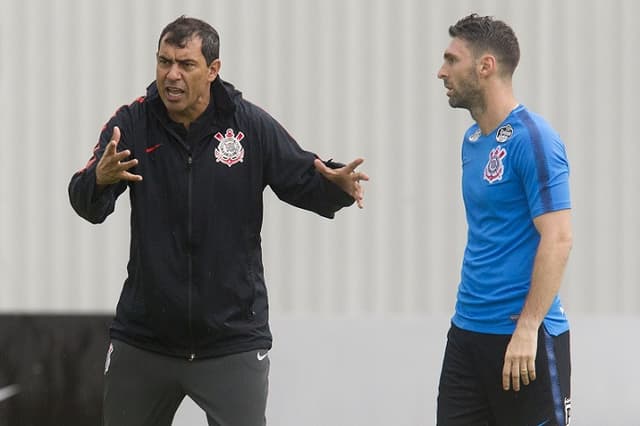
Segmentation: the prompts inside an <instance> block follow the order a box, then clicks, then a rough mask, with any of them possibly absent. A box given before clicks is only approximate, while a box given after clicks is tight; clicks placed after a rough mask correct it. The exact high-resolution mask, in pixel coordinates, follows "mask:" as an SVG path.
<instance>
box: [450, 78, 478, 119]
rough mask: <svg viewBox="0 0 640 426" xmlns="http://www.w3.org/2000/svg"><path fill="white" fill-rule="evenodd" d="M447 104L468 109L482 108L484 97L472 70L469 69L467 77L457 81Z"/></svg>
mask: <svg viewBox="0 0 640 426" xmlns="http://www.w3.org/2000/svg"><path fill="white" fill-rule="evenodd" d="M449 105H450V106H451V107H452V108H464V109H467V110H469V111H477V110H484V97H483V96H482V91H481V90H480V88H479V84H478V77H477V76H476V75H475V73H474V72H473V70H469V73H468V74H467V77H466V78H465V79H463V80H460V81H459V82H458V87H457V89H455V90H454V91H453V93H452V94H451V96H449Z"/></svg>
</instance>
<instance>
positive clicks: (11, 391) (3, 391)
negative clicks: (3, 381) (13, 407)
mask: <svg viewBox="0 0 640 426" xmlns="http://www.w3.org/2000/svg"><path fill="white" fill-rule="evenodd" d="M19 393H20V386H18V385H9V386H5V387H3V388H0V402H2V401H4V400H5V399H9V398H11V397H12V396H15V395H17V394H19Z"/></svg>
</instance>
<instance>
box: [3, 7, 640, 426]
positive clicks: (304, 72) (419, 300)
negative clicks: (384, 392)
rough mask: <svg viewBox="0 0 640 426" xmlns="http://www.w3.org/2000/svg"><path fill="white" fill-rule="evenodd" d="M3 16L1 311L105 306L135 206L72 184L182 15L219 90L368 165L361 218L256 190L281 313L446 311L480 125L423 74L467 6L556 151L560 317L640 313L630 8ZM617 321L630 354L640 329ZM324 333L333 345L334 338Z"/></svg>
mask: <svg viewBox="0 0 640 426" xmlns="http://www.w3.org/2000/svg"><path fill="white" fill-rule="evenodd" d="M0 5H1V6H2V7H1V10H2V17H3V19H2V24H0V52H1V56H0V93H1V94H2V95H1V99H2V100H1V101H0V129H1V135H2V141H1V142H0V144H1V145H0V146H1V149H0V241H1V244H0V310H1V311H12V312H15V311H26V312H31V311H49V312H57V311H60V312H63V311H64V312H68V311H81V312H95V311H100V312H109V311H112V310H113V309H114V307H115V304H116V302H117V298H118V295H119V292H120V288H121V283H122V280H123V279H124V273H125V265H126V260H127V255H128V253H127V250H128V201H127V197H126V196H125V197H121V199H120V202H119V205H118V208H117V210H116V212H115V213H114V214H113V215H112V216H111V217H110V218H109V219H108V220H107V222H106V223H105V224H103V225H101V226H93V225H90V224H89V223H86V222H84V221H82V220H81V219H80V218H79V217H77V216H75V214H74V213H73V211H72V209H71V207H70V206H69V203H68V198H67V193H66V191H67V184H68V181H69V178H70V177H71V174H72V173H73V172H74V171H75V170H77V169H79V168H81V167H82V166H83V165H84V164H85V162H86V161H87V159H88V158H89V156H90V153H91V149H92V147H93V145H94V144H95V142H96V140H97V137H98V133H99V130H100V128H101V126H102V124H103V123H104V122H105V121H106V120H107V119H108V118H109V117H110V116H111V114H112V113H113V112H114V111H115V110H116V109H117V107H118V106H120V105H122V104H125V103H129V102H131V101H132V100H133V99H134V98H136V97H138V96H139V95H142V94H144V89H145V87H146V85H147V84H148V83H149V82H150V81H151V80H152V79H153V76H154V54H155V50H156V45H157V37H158V35H159V33H160V31H161V29H162V28H163V27H164V25H165V24H167V23H168V22H169V21H171V20H173V19H174V18H175V17H177V16H179V15H181V14H187V15H191V16H196V17H201V18H203V19H205V20H207V21H209V22H210V23H211V24H212V25H213V26H214V27H216V28H217V29H218V30H219V32H220V35H221V42H222V49H221V57H222V61H223V68H222V73H221V74H222V77H223V78H224V79H226V80H229V81H231V82H233V83H235V84H236V85H237V86H238V87H239V88H240V89H241V90H243V91H244V93H245V96H246V97H247V98H248V99H250V100H251V101H253V102H255V103H257V104H258V105H260V106H262V107H263V108H265V109H266V110H267V111H269V112H271V113H272V115H273V116H274V117H276V118H277V119H278V120H279V121H280V122H281V123H282V124H283V125H284V126H285V127H287V128H288V129H289V131H290V132H291V133H292V134H293V135H294V136H295V137H296V138H297V139H298V141H299V142H300V143H301V144H302V145H303V146H304V147H306V148H307V149H309V150H312V151H314V152H316V153H318V154H319V155H320V156H322V157H325V158H328V157H333V158H336V159H338V160H342V161H347V160H350V159H352V158H354V157H356V156H364V157H365V158H366V162H365V164H364V166H363V168H362V169H363V170H365V171H367V172H368V173H369V174H370V175H371V177H372V180H371V182H370V183H369V184H368V185H367V186H366V189H367V194H366V196H367V199H366V208H365V210H363V211H358V210H357V209H355V208H352V209H348V210H346V211H344V212H341V213H340V214H339V215H338V217H337V219H336V220H335V221H328V220H325V219H322V218H320V217H317V216H315V215H313V214H310V213H306V212H303V211H299V210H296V209H294V208H292V207H290V206H286V205H283V204H282V203H281V202H280V201H278V200H277V199H276V198H275V197H274V196H273V195H272V194H271V192H270V191H267V192H266V212H265V226H264V230H263V238H264V256H265V267H266V275H267V280H268V285H269V289H270V301H271V307H272V313H273V314H274V316H275V317H281V318H282V317H293V318H297V317H303V318H332V319H333V318H345V319H346V318H351V319H354V318H355V319H361V318H369V317H372V316H373V317H382V318H387V319H388V320H389V322H390V324H395V323H394V322H393V321H396V320H397V319H398V318H400V320H402V318H409V317H410V318H423V316H431V315H438V316H439V317H442V318H445V320H446V318H447V316H448V315H449V314H450V312H451V310H452V307H453V302H454V297H455V289H456V285H457V279H458V274H459V265H460V257H461V254H462V250H463V246H464V238H465V233H466V227H465V223H464V214H463V209H462V203H461V197H460V191H459V187H460V160H459V158H460V139H461V135H462V133H463V131H464V129H465V128H466V127H467V126H468V125H469V124H470V122H471V119H470V117H469V115H468V113H467V112H466V111H459V110H456V111H454V110H451V109H450V108H449V106H448V103H447V100H446V96H445V90H444V88H443V86H442V83H441V81H439V80H437V78H436V72H437V70H438V68H439V66H440V65H441V58H442V52H443V50H444V48H445V47H446V45H447V44H448V42H449V37H448V34H447V28H448V26H449V25H450V24H452V23H454V22H455V21H456V20H457V19H458V18H460V17H461V16H463V15H466V14H468V13H470V12H472V11H477V12H479V13H481V14H490V15H495V16H497V17H499V18H501V19H504V20H506V21H507V22H509V23H510V24H511V25H512V26H513V27H514V29H515V30H516V33H517V34H518V36H519V39H520V43H521V49H522V59H521V63H520V66H519V69H518V71H517V72H516V76H515V85H516V94H517V97H518V99H519V101H520V102H521V103H524V104H526V105H527V106H529V107H530V108H531V109H533V110H535V111H537V112H539V113H541V114H542V115H544V116H545V117H546V118H547V119H548V120H549V121H550V122H551V123H552V124H553V125H554V126H555V127H556V129H557V130H558V131H559V132H560V134H561V136H562V137H563V138H564V141H565V143H566V145H567V149H568V153H569V157H570V158H569V160H570V163H571V167H572V177H571V183H572V195H573V204H574V228H575V229H574V232H575V244H574V249H573V252H572V255H571V260H570V264H569V267H568V272H567V275H566V279H565V283H564V285H563V288H562V290H561V292H562V298H563V302H564V305H565V307H566V309H567V311H568V313H569V315H570V316H571V315H576V316H582V317H583V318H594V316H595V317H596V318H597V317H598V316H603V317H605V316H606V317H607V318H609V317H614V318H627V317H631V318H637V316H638V315H639V314H640V285H639V281H640V262H638V260H637V256H638V253H639V252H640V229H639V224H638V220H637V216H638V214H637V209H638V207H640V189H639V188H640V186H639V185H638V181H639V178H640V176H639V175H640V171H639V170H640V168H638V166H637V161H638V158H639V157H640V144H638V143H637V141H636V139H637V137H636V134H637V131H636V126H635V120H636V119H637V117H639V116H640V107H638V99H639V98H640V84H639V83H638V77H637V70H638V69H640V54H639V53H638V47H637V46H639V45H640V29H639V28H638V25H637V20H638V18H639V17H640V2H637V1H634V0H555V1H554V0H538V1H519V0H515V1H514V0H493V1H490V0H484V1H480V0H476V1H471V0H467V1H462V0H460V1H444V0H442V1H439V0H393V1H392V0H323V1H305V0H298V1H296V0H233V1H232V0H217V1H208V0H191V1H188V0H184V1H175V0H154V1H151V0H135V1H130V0H110V1H108V2H107V1H97V0H58V1H55V0H51V1H46V0H41V1H39V0H0ZM616 324H618V326H623V325H624V324H629V322H628V321H626V320H623V319H620V320H619V321H618V323H616ZM391 329H392V327H391ZM574 329H575V325H574ZM336 330H338V331H339V330H340V326H339V325H338V324H336ZM629 330H630V332H632V336H631V337H632V338H631V341H632V343H633V344H635V345H636V348H635V349H637V346H638V343H637V341H638V338H637V331H635V329H634V330H631V329H629ZM603 333H604V332H603ZM576 335H582V336H588V334H585V333H582V334H581V333H580V332H579V331H578V332H577V333H576ZM276 336H277V330H276ZM628 337H629V336H627V338H628ZM281 338H284V336H281ZM411 338H412V339H416V340H420V337H419V336H411ZM326 342H327V345H329V346H331V345H333V344H334V343H332V342H331V335H328V336H326ZM407 343H408V344H411V343H412V341H411V340H409V341H408V342H407ZM580 343H581V344H585V343H586V342H580ZM380 345H384V341H382V342H381V343H380ZM441 346H442V342H441V341H438V344H437V345H436V348H437V350H434V353H435V355H433V356H434V359H435V362H436V364H435V365H432V366H431V367H430V368H433V369H434V370H435V371H437V370H438V369H439V357H440V355H441V350H440V348H441ZM611 350H612V351H615V350H616V349H615V348H612V349H611ZM625 350H626V349H624V348H621V349H620V351H621V352H623V351H625ZM632 352H633V350H629V353H632ZM274 356H275V354H274ZM575 356H576V355H574V357H575ZM383 367H384V366H383ZM383 367H381V368H383ZM414 367H416V366H414ZM414 367H411V368H414ZM418 367H419V366H418ZM291 374H293V373H291ZM417 374H419V373H417ZM274 380H277V379H274ZM274 398H275V400H276V401H277V400H278V398H277V397H275V396H274ZM610 398H613V394H611V396H610ZM374 399H375V398H374ZM585 405H587V404H585ZM427 423H428V422H427ZM581 424H598V423H589V422H584V423H581ZM627 424H628V423H627Z"/></svg>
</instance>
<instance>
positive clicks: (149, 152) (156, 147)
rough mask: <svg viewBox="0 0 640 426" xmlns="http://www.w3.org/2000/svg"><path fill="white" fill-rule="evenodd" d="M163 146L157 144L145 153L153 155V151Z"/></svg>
mask: <svg viewBox="0 0 640 426" xmlns="http://www.w3.org/2000/svg"><path fill="white" fill-rule="evenodd" d="M161 145H162V144H161V143H158V144H155V145H154V146H150V147H149V148H146V149H145V150H144V152H146V153H147V154H151V153H152V152H153V151H155V150H156V149H158V148H160V146H161Z"/></svg>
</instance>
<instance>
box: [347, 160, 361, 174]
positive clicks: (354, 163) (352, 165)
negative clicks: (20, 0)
mask: <svg viewBox="0 0 640 426" xmlns="http://www.w3.org/2000/svg"><path fill="white" fill-rule="evenodd" d="M362 163H364V159H363V158H356V159H355V160H353V161H352V162H350V163H349V164H347V165H346V166H345V168H346V169H347V172H349V173H351V172H353V171H354V170H355V169H356V167H358V166H359V165H360V164H362Z"/></svg>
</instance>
